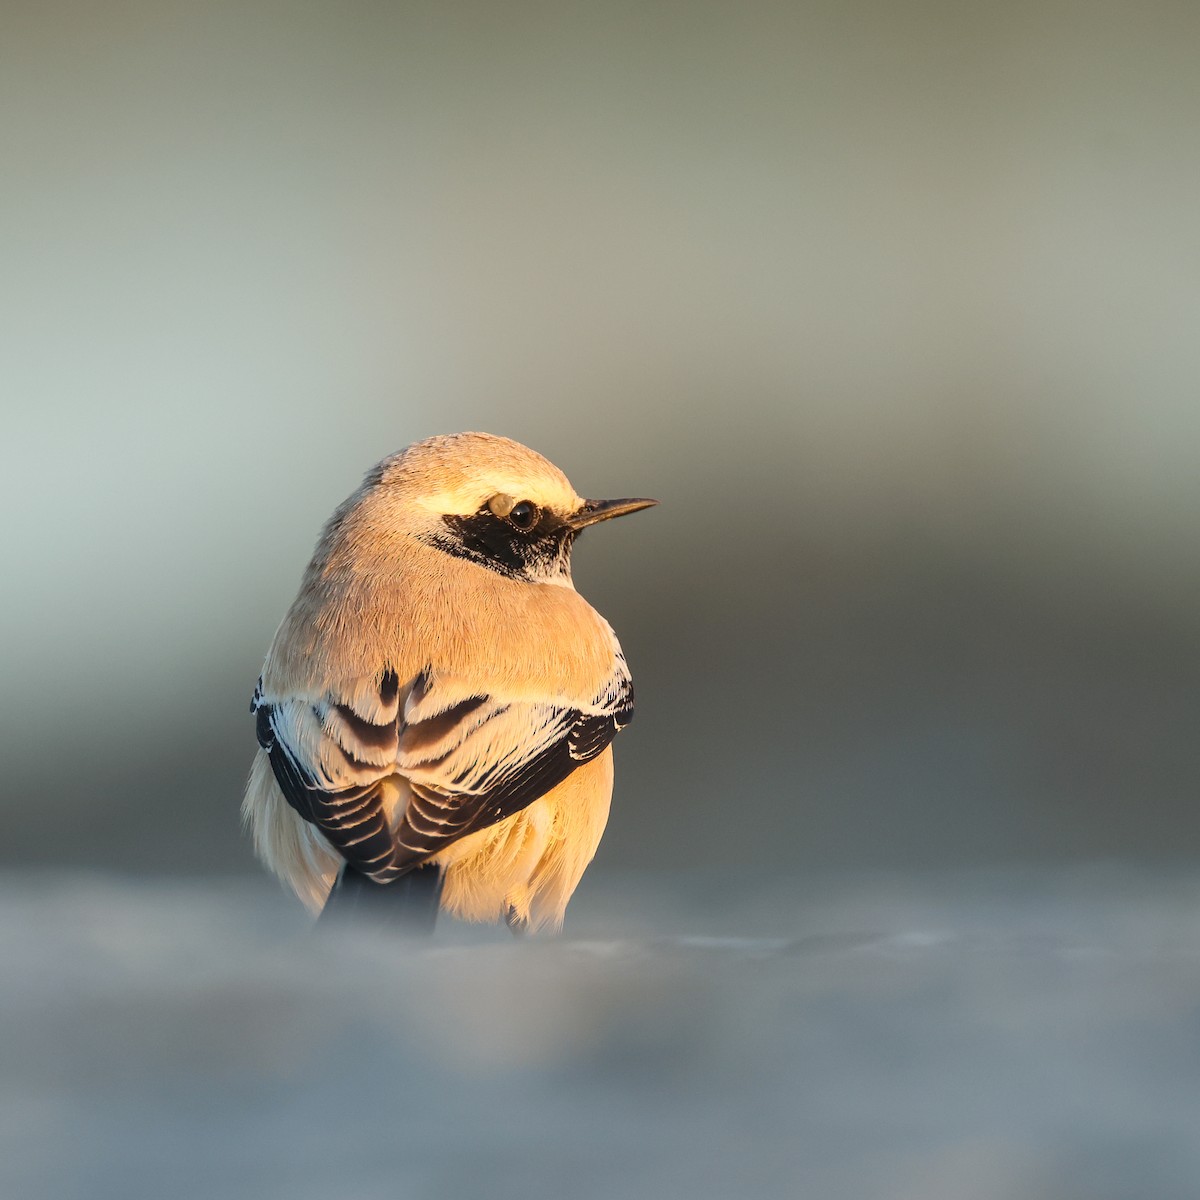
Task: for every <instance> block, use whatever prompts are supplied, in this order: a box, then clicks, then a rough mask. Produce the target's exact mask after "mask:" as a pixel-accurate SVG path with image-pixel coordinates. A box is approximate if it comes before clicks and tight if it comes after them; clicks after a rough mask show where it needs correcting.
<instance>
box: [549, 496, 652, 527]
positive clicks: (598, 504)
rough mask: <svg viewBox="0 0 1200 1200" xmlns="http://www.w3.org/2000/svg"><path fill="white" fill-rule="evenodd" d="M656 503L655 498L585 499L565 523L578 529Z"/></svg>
mask: <svg viewBox="0 0 1200 1200" xmlns="http://www.w3.org/2000/svg"><path fill="white" fill-rule="evenodd" d="M657 503H658V501H657V500H585V501H584V503H583V507H582V508H580V509H578V510H577V511H575V512H573V513H572V514H571V515H570V516H569V517H568V518H567V525H568V526H569V527H570V528H571V529H574V530H576V531H578V530H580V529H586V528H587V526H589V525H595V524H596V522H597V521H607V520H609V519H611V518H612V517H623V516H625V514H626V513H634V512H638V511H640V510H641V509H643V508H649V507H650V506H651V505H652V504H657Z"/></svg>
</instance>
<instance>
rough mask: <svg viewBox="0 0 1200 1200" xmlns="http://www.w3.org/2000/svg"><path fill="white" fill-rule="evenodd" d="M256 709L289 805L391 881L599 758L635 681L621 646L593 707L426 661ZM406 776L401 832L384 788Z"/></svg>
mask: <svg viewBox="0 0 1200 1200" xmlns="http://www.w3.org/2000/svg"><path fill="white" fill-rule="evenodd" d="M402 696H403V698H402ZM252 708H253V711H254V712H255V713H256V715H257V720H258V740H259V744H260V745H261V746H262V747H263V748H264V749H265V750H266V751H267V753H268V755H269V756H270V761H271V767H272V769H273V771H274V774H275V778H276V780H277V781H278V783H279V786H280V789H281V790H282V791H283V794H284V796H285V797H286V798H287V801H288V803H289V804H291V806H292V807H293V808H294V809H295V810H296V811H297V812H298V813H299V814H300V816H302V817H303V818H304V819H305V820H306V821H310V822H312V823H313V824H314V825H316V826H317V827H318V828H319V829H320V830H321V832H322V833H323V834H324V835H325V837H326V838H327V839H328V841H329V842H330V844H331V845H333V846H334V848H335V849H336V850H337V851H338V852H339V853H340V854H341V855H342V857H343V858H345V860H346V861H347V862H348V863H350V864H351V865H352V866H354V867H356V868H358V869H359V870H360V871H362V872H363V873H364V874H366V875H369V876H370V877H371V878H372V879H374V880H376V881H377V882H380V883H386V882H389V881H390V880H392V879H394V878H396V877H397V876H399V875H401V874H403V873H404V872H405V871H407V870H410V869H411V868H412V867H415V866H417V865H418V864H420V863H421V862H424V861H425V860H427V859H429V858H431V857H433V856H434V855H436V854H437V853H439V851H441V850H443V849H445V848H446V847H447V846H449V845H450V844H452V843H453V842H455V841H457V840H458V839H459V838H461V837H464V836H465V835H467V834H469V833H474V832H476V831H477V830H480V829H486V828H487V827H488V826H489V825H494V824H496V822H498V821H502V820H504V818H505V817H508V816H511V815H512V814H513V813H516V812H519V811H520V810H521V809H523V808H526V807H527V806H528V805H530V804H532V803H533V801H535V800H536V799H538V797H539V796H543V795H545V794H546V793H547V792H548V791H550V789H551V788H553V787H556V786H557V785H558V784H559V783H561V782H562V781H563V780H564V779H566V778H567V776H568V775H570V774H571V772H572V771H574V770H575V769H576V768H577V767H579V766H581V765H582V764H583V763H585V762H588V761H590V760H591V759H593V758H595V757H596V756H597V755H598V754H600V753H601V752H602V751H603V750H604V749H605V747H606V746H608V744H609V743H610V742H611V741H612V740H613V738H614V737H615V736H616V735H617V733H618V731H619V730H620V729H622V728H623V727H624V726H625V725H628V724H629V722H630V721H631V720H632V718H633V686H632V684H631V682H630V679H629V671H628V668H627V667H626V665H625V660H624V657H623V656H621V655H620V654H619V653H618V655H617V657H616V660H615V663H614V670H613V673H612V675H611V676H610V678H609V680H608V681H607V683H606V684H605V686H604V687H603V688H602V689H601V690H600V692H599V694H598V695H596V696H595V697H594V698H593V699H592V700H591V701H589V702H587V703H583V704H580V703H572V702H570V701H568V700H565V699H563V698H561V697H553V698H547V699H544V700H542V699H529V698H527V697H521V698H510V697H504V696H499V695H491V694H480V693H479V692H478V691H477V690H475V689H472V688H471V687H470V686H469V685H468V684H467V682H466V681H465V680H462V679H459V678H455V677H453V676H439V675H438V674H437V673H436V672H434V671H433V670H432V669H431V668H426V670H424V671H422V672H421V674H420V675H418V676H417V677H416V679H415V680H413V681H412V682H411V684H410V685H409V686H408V687H407V688H403V689H402V688H401V687H400V685H399V681H398V680H397V679H396V676H395V675H394V673H391V672H386V673H384V674H383V676H382V678H381V681H380V682H379V684H378V687H377V689H375V690H372V689H363V690H362V691H361V692H360V693H359V694H358V695H356V696H355V697H353V698H344V699H341V700H339V699H337V698H334V697H324V698H323V699H321V700H319V701H315V702H314V701H313V700H312V699H311V698H295V697H292V698H287V699H283V698H275V697H271V696H268V695H264V694H263V692H262V690H261V684H260V688H259V690H256V692H255V698H254V703H253V705H252ZM395 776H402V777H403V779H404V780H406V781H407V784H408V790H409V793H410V794H409V800H408V804H407V806H406V808H405V810H404V815H403V818H402V819H401V821H400V823H399V826H398V827H397V828H396V829H395V830H394V831H393V830H392V829H391V828H390V827H389V824H388V819H387V813H386V808H385V804H384V793H385V789H387V788H388V787H389V786H395V784H396V782H398V781H395V780H394V777H395ZM389 780H392V781H393V782H392V783H391V784H389Z"/></svg>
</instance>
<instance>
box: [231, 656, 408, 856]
mask: <svg viewBox="0 0 1200 1200" xmlns="http://www.w3.org/2000/svg"><path fill="white" fill-rule="evenodd" d="M250 711H251V712H253V713H254V714H255V720H256V728H257V734H258V744H259V745H260V746H261V747H262V748H263V749H264V750H265V751H266V752H267V755H268V757H269V758H270V762H271V770H272V772H273V773H274V775H275V780H276V782H277V783H278V784H279V788H280V791H282V792H283V795H284V797H285V798H286V800H287V802H288V803H289V804H290V805H291V806H292V808H294V809H295V810H296V812H298V813H299V814H300V816H302V817H303V818H304V819H305V820H306V821H309V822H310V823H312V824H313V825H315V826H316V827H317V828H318V829H320V831H321V832H322V833H323V834H324V835H325V837H326V839H327V840H328V841H329V843H330V845H331V846H333V848H334V849H335V850H337V852H338V853H339V854H340V855H341V856H342V857H343V858H344V859H345V860H346V861H347V862H348V863H350V864H351V866H354V867H357V868H358V869H359V870H360V871H362V872H363V873H364V874H366V875H370V876H371V877H372V878H376V877H377V876H379V875H380V873H384V874H385V875H386V874H387V873H388V872H390V871H391V870H392V868H393V867H394V865H395V839H394V837H393V836H392V831H391V828H390V827H389V825H388V820H387V815H386V812H385V809H384V804H383V791H384V788H385V787H386V786H387V780H388V779H390V778H391V777H392V776H393V775H395V773H396V752H397V748H398V745H399V740H400V730H399V724H400V721H399V716H400V682H399V680H398V679H397V677H396V674H395V672H393V671H386V672H384V673H383V676H382V678H381V679H380V680H379V681H378V682H377V683H375V684H373V685H372V687H371V688H370V689H362V690H360V693H359V694H358V695H356V696H355V697H353V698H347V699H346V700H344V701H342V702H339V701H338V700H337V699H335V698H333V697H329V696H325V697H322V698H320V699H317V700H313V699H312V698H311V697H306V696H273V695H270V694H265V693H264V691H263V683H262V680H261V679H260V680H259V683H258V687H256V688H255V689H254V699H253V700H252V701H251V704H250Z"/></svg>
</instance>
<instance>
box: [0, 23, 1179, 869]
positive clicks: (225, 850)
mask: <svg viewBox="0 0 1200 1200" xmlns="http://www.w3.org/2000/svg"><path fill="white" fill-rule="evenodd" d="M1198 35H1200V12H1198V11H1197V9H1196V7H1195V6H1194V5H1191V4H1178V5H1172V4H1169V3H1156V4H1150V5H1137V6H1132V5H1121V4H1094V3H1092V4H1076V5H1073V4H1069V3H1062V2H1058V0H1056V2H1054V3H1049V4H1047V3H1043V2H1039V3H1036V4H1032V3H1031V4H1022V3H1017V4H1006V5H1001V6H996V5H982V4H978V5H972V4H965V5H953V4H934V3H929V4H904V5H896V4H891V3H849V4H846V3H841V2H839V3H836V4H833V3H830V4H779V5H770V4H748V5H719V4H711V5H710V4H688V5H682V4H681V5H669V4H666V5H664V4H650V5H640V4H639V5H616V4H588V5H582V4H581V5H570V4H568V5H536V4H526V3H517V4H505V5H493V4H477V5H473V4H449V5H446V4H430V5H427V6H423V5H414V4H399V5H384V4H362V3H349V4H339V5H329V6H319V5H287V4H278V5H271V4H261V3H253V4H249V5H247V4H240V3H239V4H220V3H218V4H210V5H199V6H198V5H186V4H172V3H162V4H142V3H125V4H121V3H117V4H109V5H105V6H103V8H102V9H97V8H96V7H95V6H91V5H84V4H78V5H74V6H72V5H69V4H68V5H60V4H48V5H38V6H10V7H9V8H8V9H7V10H6V13H5V31H4V36H3V38H2V39H0V153H2V156H3V161H4V164H5V166H4V179H5V182H4V187H3V191H2V195H0V205H2V206H3V208H2V210H0V211H2V218H0V239H2V240H0V258H2V260H3V262H4V264H5V265H4V270H3V273H2V275H0V331H2V332H0V337H2V338H3V344H4V352H3V360H4V371H3V375H4V383H3V390H4V397H5V399H4V405H5V415H4V428H3V434H4V436H3V438H2V439H0V455H2V462H0V489H2V494H0V504H2V506H3V511H4V512H5V514H6V519H5V520H4V521H3V522H2V523H0V539H2V546H0V552H2V554H3V562H4V563H5V567H6V570H5V577H6V579H5V588H4V600H3V612H4V637H3V656H4V659H3V666H2V670H3V679H4V684H5V686H4V688H3V691H2V693H0V705H2V706H3V710H2V712H0V730H2V734H0V736H2V737H3V764H4V771H3V779H4V792H5V798H4V801H5V802H4V836H3V839H2V841H0V853H2V854H3V856H4V859H5V860H7V861H8V862H11V863H20V864H54V863H71V864H90V865H96V866H117V867H119V868H121V869H124V870H137V871H142V870H151V871H155V872H167V873H175V872H197V871H201V872H226V871H237V872H242V871H250V870H253V869H254V868H253V864H252V862H251V859H250V856H249V853H248V850H247V847H246V845H245V843H244V841H243V840H242V839H241V837H240V834H239V831H238V827H237V812H236V810H237V804H238V799H239V792H240V790H241V785H242V781H243V777H244V774H245V771H246V767H247V763H248V761H249V759H250V756H251V753H252V751H253V748H254V743H253V737H252V730H251V722H250V719H249V717H248V715H247V712H246V709H247V704H248V698H249V695H250V691H251V689H252V687H253V684H254V680H255V678H256V675H257V672H258V669H259V665H260V662H261V657H262V654H263V653H264V651H265V649H266V646H267V643H268V642H269V640H270V637H271V634H272V632H273V630H274V628H275V625H276V623H277V622H278V620H279V618H280V616H281V615H282V613H283V611H284V609H285V607H286V605H287V604H288V603H289V601H290V599H291V597H292V596H293V594H294V591H295V587H296V585H297V582H298V578H299V575H300V571H301V569H302V567H303V565H304V563H305V561H306V559H307V557H308V554H309V553H310V551H311V548H312V545H313V542H314V539H315V537H316V533H317V530H318V529H319V527H320V524H321V522H322V521H323V520H324V519H325V517H326V516H327V515H328V513H329V512H330V511H331V510H332V508H333V507H334V505H335V504H336V503H337V502H338V501H340V500H341V499H342V497H344V496H345V495H346V494H347V493H348V492H350V491H351V490H352V489H353V488H354V487H355V485H356V483H357V481H358V479H359V478H360V477H361V474H362V472H363V471H364V470H365V469H366V468H367V467H368V466H369V465H370V464H371V463H373V462H374V461H376V460H377V459H378V458H380V457H382V456H383V455H384V454H385V453H388V452H390V451H392V450H394V449H397V448H399V447H400V446H403V445H405V444H406V443H408V442H410V441H412V440H415V439H417V438H419V437H423V436H426V435H428V434H431V433H435V432H443V431H450V430H457V429H463V428H479V429H485V430H489V431H493V432H498V433H504V434H508V435H510V436H513V437H515V438H518V439H520V440H523V441H526V442H527V443H529V444H531V445H532V446H534V447H535V448H537V449H539V450H540V451H542V452H543V453H545V454H546V455H547V456H549V457H550V458H552V459H553V460H554V461H555V462H557V463H558V464H559V465H561V466H562V467H563V468H564V469H565V470H566V471H567V472H568V474H569V475H570V476H571V478H572V480H573V481H574V482H575V484H576V485H577V487H578V488H579V489H580V490H581V491H583V492H584V493H585V494H588V495H625V494H635V495H641V494H648V495H656V496H659V497H660V498H661V500H662V502H663V503H662V507H661V508H659V509H658V510H656V511H655V512H653V513H651V514H646V515H642V516H639V517H638V518H637V519H636V520H632V521H629V522H626V523H622V524H620V525H619V526H611V527H608V528H605V529H604V530H603V531H596V532H594V533H593V534H591V535H589V537H588V538H586V539H585V540H584V542H583V543H582V545H581V546H580V548H579V552H578V554H577V556H576V561H577V582H578V585H579V587H580V589H581V590H582V591H583V592H584V593H585V595H587V596H588V597H589V598H590V599H591V600H592V601H593V602H594V603H595V605H596V606H597V607H598V608H599V609H600V611H602V612H603V613H605V614H606V615H607V616H608V617H609V619H610V620H611V621H612V623H613V624H614V626H615V627H616V628H617V630H618V632H619V634H620V635H621V637H622V639H623V641H624V644H625V646H626V649H627V652H628V656H629V659H630V661H631V663H632V666H633V669H634V672H635V677H636V681H637V684H638V692H639V697H640V706H639V715H638V721H637V725H636V727H635V729H634V730H633V731H632V732H631V733H630V734H629V735H627V736H626V737H623V738H622V739H621V742H620V744H619V746H618V791H617V802H616V809H615V813H614V818H613V821H612V824H611V829H610V833H609V836H608V838H607V840H606V841H605V844H604V850H603V854H602V857H601V860H600V862H599V864H598V869H600V870H604V869H607V868H609V867H613V868H639V869H640V868H651V867H658V866H660V865H666V866H669V867H672V868H689V867H692V866H700V867H703V868H710V867H713V866H717V865H720V866H722V867H738V868H742V867H744V868H759V867H764V868H771V869H780V868H783V869H793V868H795V869H805V868H808V867H810V866H813V865H818V864H824V865H838V864H842V865H846V866H863V865H881V866H891V867H908V866H923V865H937V864H943V863H954V864H962V863H970V862H984V863H986V862H996V861H1012V860H1021V861H1025V860H1043V859H1047V858H1050V859H1075V858H1085V859H1088V858H1094V857H1097V856H1101V857H1112V856H1118V857H1131V858H1134V859H1137V860H1141V861H1159V860H1162V859H1168V858H1169V859H1175V860H1178V859H1181V858H1182V859H1186V860H1189V861H1191V860H1194V859H1195V858H1196V856H1197V853H1198V852H1200V806H1198V805H1197V804H1196V803H1195V792H1196V786H1195V785H1196V780H1197V776H1198V768H1200V738H1198V737H1197V736H1196V725H1197V717H1198V715H1200V699H1198V695H1197V688H1196V680H1197V667H1198V665H1200V604H1198V603H1197V600H1198V596H1200V586H1198V585H1200V556H1197V554H1196V518H1197V511H1198V505H1200V475H1198V473H1197V471H1196V470H1195V459H1196V447H1197V435H1198V433H1200V403H1198V399H1197V378H1198V370H1197V368H1198V367H1200V336H1197V331H1198V329H1200V322H1198V318H1200V236H1198V224H1197V219H1196V197H1197V196H1198V195H1200V155H1198V154H1197V149H1196V137H1195V133H1196V129H1197V123H1198V120H1200V74H1198V73H1197V71H1196V69H1195V47H1196V45H1197V40H1196V39H1197V36H1198Z"/></svg>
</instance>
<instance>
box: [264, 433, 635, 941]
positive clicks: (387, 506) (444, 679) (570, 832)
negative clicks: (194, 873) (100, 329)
mask: <svg viewBox="0 0 1200 1200" xmlns="http://www.w3.org/2000/svg"><path fill="white" fill-rule="evenodd" d="M656 503H657V501H655V500H650V499H646V498H641V497H639V498H629V499H619V500H588V499H585V498H583V497H582V496H580V495H578V494H577V493H576V491H575V489H574V488H573V487H572V486H571V484H570V482H569V481H568V479H567V477H566V475H564V474H563V472H562V471H561V470H559V468H557V467H556V466H554V465H553V464H552V463H551V462H549V461H548V460H547V459H546V458H544V457H542V455H540V454H538V453H537V452H535V451H533V450H531V449H529V448H528V447H527V446H524V445H522V444H521V443H519V442H515V441H512V440H511V439H509V438H505V437H499V436H496V435H493V434H485V433H458V434H445V435H440V436H436V437H431V438H428V439H426V440H424V441H419V442H415V443H413V444H412V445H410V446H408V447H407V448H405V449H403V450H401V451H399V452H398V453H395V454H392V455H390V456H389V457H387V458H384V459H383V460H382V461H381V462H379V463H377V464H376V465H375V466H374V467H372V468H371V469H370V470H369V471H368V472H367V473H366V476H365V477H364V479H363V482H362V484H361V486H360V487H359V488H358V489H357V490H356V491H355V492H354V493H353V494H352V495H351V496H350V497H349V498H348V499H347V500H345V501H344V502H343V503H342V504H341V505H340V506H339V507H338V508H337V509H336V511H335V512H334V514H333V516H332V517H331V518H330V520H329V521H328V523H327V524H326V525H325V527H324V530H323V531H322V533H321V535H320V538H319V541H318V543H317V547H316V550H315V552H314V554H313V557H312V560H311V561H310V562H309V564H308V567H307V568H306V570H305V572H304V575H303V578H302V581H301V586H300V591H299V594H298V595H297V597H296V599H295V601H294V602H293V603H292V605H291V607H290V608H289V609H288V611H287V613H286V615H285V616H284V618H283V621H282V623H281V624H280V626H279V628H278V630H277V631H276V634H275V637H274V639H273V640H272V642H271V645H270V648H269V650H268V652H267V655H266V659H265V662H264V664H263V669H262V674H261V676H260V678H259V680H258V684H257V686H256V687H255V689H254V696H253V700H252V702H251V712H252V713H253V714H254V717H255V728H256V734H257V740H258V750H257V752H256V754H255V758H254V761H253V764H252V766H251V770H250V777H249V780H248V783H247V787H246V792H245V798H244V801H243V805H242V812H243V818H244V820H245V823H246V825H247V826H248V827H249V830H250V833H251V835H252V838H253V842H254V847H255V851H256V853H257V855H258V856H259V858H260V859H261V860H262V861H263V863H264V864H265V866H266V867H267V868H268V869H269V870H270V871H271V872H272V873H273V874H275V875H276V876H277V877H279V878H280V879H281V880H282V881H283V882H284V883H286V884H287V885H290V887H291V888H292V889H293V890H294V891H295V893H296V895H297V896H298V897H299V898H300V900H301V901H303V903H304V904H305V905H306V906H307V907H308V908H309V909H310V910H311V911H312V912H313V913H314V914H320V923H332V922H333V921H335V920H336V919H337V918H339V917H351V918H353V917H357V916H361V915H368V916H374V917H377V918H380V919H383V920H385V921H392V922H394V923H395V924H397V925H402V926H403V927H404V928H405V929H406V930H408V931H420V932H428V931H431V930H432V929H433V927H434V923H435V922H436V919H437V917H438V914H439V913H441V912H445V913H449V914H450V915H452V916H454V917H457V918H459V919H462V920H465V921H472V922H492V923H499V922H500V921H501V920H503V921H504V922H506V923H507V924H508V926H509V927H510V928H511V929H512V930H513V931H514V933H518V934H521V933H525V932H536V931H539V930H549V931H554V930H559V929H561V927H562V923H563V918H564V914H565V912H566V908H567V903H568V901H569V900H570V898H571V895H572V893H573V892H574V891H575V888H576V886H577V885H578V883H579V881H580V879H581V878H582V876H583V873H584V871H585V869H586V868H587V866H588V864H589V863H590V862H591V860H592V858H593V856H594V855H595V853H596V850H597V847H598V846H599V843H600V839H601V836H602V834H603V832H604V828H605V825H606V823H607V821H608V814H609V806H610V801H611V797H612V789H613V764H612V747H611V743H612V741H613V738H614V737H615V736H616V734H617V733H618V732H619V731H620V730H622V729H623V728H624V727H625V726H627V725H628V724H629V723H630V721H631V720H632V717H633V707H634V697H633V684H632V681H631V679H630V674H629V668H628V665H627V663H626V660H625V655H624V654H623V652H622V650H621V646H620V644H619V642H618V641H617V638H616V635H615V634H614V633H613V630H612V627H611V626H610V625H609V623H608V622H607V621H606V620H605V619H604V618H603V617H602V616H600V614H599V613H598V612H596V610H595V609H593V608H592V607H591V605H590V604H588V602H587V601H586V600H585V599H584V598H583V597H582V596H581V595H580V594H579V593H578V592H577V591H576V590H575V587H574V583H573V582H572V578H571V551H572V548H573V546H574V543H575V541H576V539H577V538H578V537H579V535H580V534H581V533H582V531H584V530H585V529H588V528H590V527H591V526H592V525H595V524H598V523H600V522H602V521H607V520H609V519H611V518H614V517H619V516H624V515H626V514H628V513H634V512H638V511H639V510H641V509H645V508H649V507H650V506H651V505H654V504H656Z"/></svg>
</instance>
